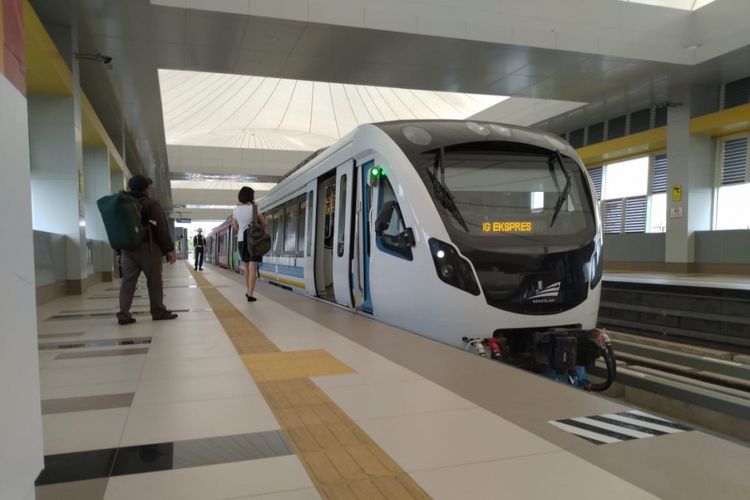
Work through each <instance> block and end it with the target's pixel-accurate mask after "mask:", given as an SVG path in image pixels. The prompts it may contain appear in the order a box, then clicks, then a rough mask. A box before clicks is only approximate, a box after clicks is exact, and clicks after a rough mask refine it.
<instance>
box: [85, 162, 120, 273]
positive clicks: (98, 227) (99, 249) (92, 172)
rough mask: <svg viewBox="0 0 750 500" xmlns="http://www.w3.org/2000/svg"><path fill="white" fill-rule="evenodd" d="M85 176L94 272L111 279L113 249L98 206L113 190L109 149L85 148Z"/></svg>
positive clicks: (86, 210) (87, 216) (86, 214)
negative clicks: (102, 198) (99, 200)
mask: <svg viewBox="0 0 750 500" xmlns="http://www.w3.org/2000/svg"><path fill="white" fill-rule="evenodd" d="M83 178H84V199H85V202H84V212H85V221H86V237H87V238H88V242H89V249H90V250H91V254H92V255H91V258H92V263H93V266H94V272H95V273H97V274H99V275H100V276H101V278H102V280H103V281H112V269H113V265H114V261H113V258H112V249H111V248H110V247H109V243H108V239H107V231H106V229H105V228H104V221H102V217H101V214H100V213H99V209H98V207H97V206H96V200H98V199H99V198H101V197H102V196H106V195H108V194H110V192H111V187H110V167H109V152H108V151H107V149H106V148H90V147H86V148H84V150H83Z"/></svg>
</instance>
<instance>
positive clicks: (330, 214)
mask: <svg viewBox="0 0 750 500" xmlns="http://www.w3.org/2000/svg"><path fill="white" fill-rule="evenodd" d="M335 217H336V185H335V183H334V182H329V183H328V185H327V186H326V188H325V228H324V231H325V233H324V236H323V247H324V248H333V222H334V219H335Z"/></svg>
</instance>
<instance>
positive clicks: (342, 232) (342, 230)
mask: <svg viewBox="0 0 750 500" xmlns="http://www.w3.org/2000/svg"><path fill="white" fill-rule="evenodd" d="M346 189H347V186H346V175H342V176H341V181H339V200H341V201H340V202H339V236H338V244H337V245H336V246H337V251H336V253H337V255H338V256H339V257H342V256H343V255H344V241H345V239H346V214H345V213H344V211H345V210H346Z"/></svg>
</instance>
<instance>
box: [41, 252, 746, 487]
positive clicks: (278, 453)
mask: <svg viewBox="0 0 750 500" xmlns="http://www.w3.org/2000/svg"><path fill="white" fill-rule="evenodd" d="M164 277H165V304H166V305H167V307H169V308H171V309H173V310H175V311H176V312H178V313H179V314H180V316H179V318H177V319H176V320H173V321H160V322H154V321H151V319H150V315H149V314H148V313H147V308H148V299H147V295H146V291H145V287H144V288H143V289H141V290H139V291H138V292H137V294H136V299H135V302H134V312H136V313H138V312H141V313H142V314H136V316H135V317H136V318H137V322H136V323H135V324H133V325H128V326H118V325H117V323H116V320H115V317H114V312H115V311H116V309H117V296H118V291H117V282H115V283H102V284H99V285H96V286H94V287H92V288H91V289H90V290H89V291H88V292H87V293H86V294H85V295H84V296H81V297H65V298H62V299H58V300H56V301H54V302H51V303H48V304H45V305H43V306H40V307H39V309H38V325H39V328H38V330H39V346H40V347H39V349H40V350H39V359H40V366H41V389H42V399H43V401H42V410H43V423H44V447H45V450H44V451H45V470H44V471H43V472H42V474H41V475H40V477H39V479H38V480H37V490H36V491H37V498H38V499H41V500H47V499H56V500H59V499H76V500H89V499H91V500H93V499H97V500H101V499H106V500H119V499H136V498H137V499H168V498H169V499H196V500H197V499H200V500H222V499H277V500H280V499H295V500H296V499H307V498H335V499H338V498H342V499H343V498H357V499H364V498H368V499H369V498H387V499H396V498H435V499H465V498H472V499H495V498H513V499H539V498H556V499H575V500H581V499H587V498H590V499H600V498H602V497H605V498H607V499H646V498H667V499H671V498H673V499H689V498H695V499H705V498H715V499H718V498H744V497H745V496H746V495H747V492H748V491H750V475H749V474H748V472H749V469H748V464H750V448H748V447H745V446H743V445H741V444H739V443H735V442H731V441H728V440H725V439H721V438H718V437H715V436H713V435H710V434H708V433H705V432H701V431H699V430H695V429H690V428H689V427H687V426H683V425H682V424H680V423H679V422H675V421H673V420H670V419H662V418H661V417H659V416H658V415H649V414H647V413H644V412H638V411H636V410H634V409H632V408H628V407H626V406H623V405H622V404H619V403H617V402H616V401H613V400H610V399H607V398H605V397H603V396H600V395H596V394H591V393H586V392H584V391H581V390H578V389H573V388H570V387H568V386H565V385H562V384H558V383H555V382H552V381H550V380H547V379H545V378H542V377H539V376H536V375H534V374H531V373H527V372H524V371H521V370H518V369H515V368H512V367H509V366H505V365H502V364H500V363H497V362H494V361H491V360H487V359H484V358H480V357H478V356H476V355H473V354H470V353H467V352H464V351H461V350H460V349H456V348H453V347H449V346H446V345H443V344H440V343H437V342H435V341H432V340H430V339H426V338H423V337H420V336H418V335H415V334H412V333H409V332H406V331H403V330H401V329H398V328H394V327H392V326H389V325H385V324H382V323H379V322H376V321H373V320H372V319H370V318H367V317H365V316H360V315H357V314H353V313H351V312H349V311H346V310H344V309H341V308H339V307H336V306H332V305H330V304H327V303H324V302H321V301H318V300H315V299H311V298H308V297H303V296H301V295H296V294H293V293H291V292H288V291H285V290H282V289H279V288H276V287H273V286H270V285H264V284H259V286H258V290H257V296H258V301H257V302H254V303H248V302H246V300H245V297H244V290H243V287H242V285H241V277H240V276H237V275H234V274H232V273H229V272H227V271H224V270H221V269H218V268H214V267H213V266H206V271H204V272H201V273H196V272H195V271H193V270H192V269H191V268H189V267H188V265H186V263H184V262H178V263H177V264H175V265H174V266H167V267H165V273H164Z"/></svg>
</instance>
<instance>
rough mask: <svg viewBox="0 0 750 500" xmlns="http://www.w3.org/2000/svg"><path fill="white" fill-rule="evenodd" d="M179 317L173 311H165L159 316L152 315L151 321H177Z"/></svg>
mask: <svg viewBox="0 0 750 500" xmlns="http://www.w3.org/2000/svg"><path fill="white" fill-rule="evenodd" d="M176 317H177V314H175V313H173V312H172V311H168V310H166V309H165V310H164V311H162V312H160V313H158V314H152V315H151V319H152V320H154V321H161V320H165V319H175V318H176Z"/></svg>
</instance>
